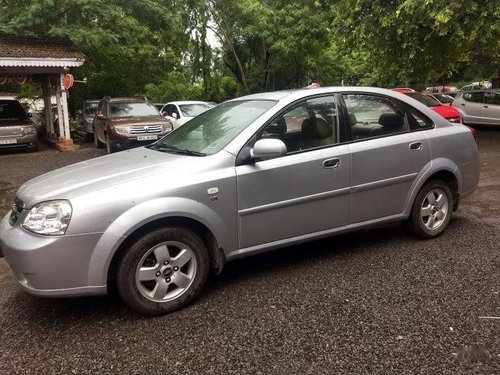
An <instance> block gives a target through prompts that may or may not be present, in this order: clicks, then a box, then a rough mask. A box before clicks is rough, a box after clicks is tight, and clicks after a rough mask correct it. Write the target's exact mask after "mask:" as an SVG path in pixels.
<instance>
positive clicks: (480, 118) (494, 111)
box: [452, 89, 500, 125]
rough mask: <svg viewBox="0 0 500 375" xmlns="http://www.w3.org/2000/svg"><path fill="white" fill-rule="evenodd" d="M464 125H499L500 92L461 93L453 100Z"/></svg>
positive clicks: (472, 91)
mask: <svg viewBox="0 0 500 375" xmlns="http://www.w3.org/2000/svg"><path fill="white" fill-rule="evenodd" d="M452 106H453V107H454V108H456V109H457V110H458V111H459V112H460V114H461V116H462V121H463V122H464V123H465V124H480V125H500V90H499V89H482V90H470V91H461V92H459V93H458V95H457V96H456V97H455V100H453V103H452Z"/></svg>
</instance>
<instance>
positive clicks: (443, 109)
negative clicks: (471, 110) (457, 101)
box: [394, 89, 460, 123]
mask: <svg viewBox="0 0 500 375" xmlns="http://www.w3.org/2000/svg"><path fill="white" fill-rule="evenodd" d="M394 91H397V92H400V93H401V94H405V95H408V96H409V97H411V98H413V99H415V100H418V101H419V102H420V103H422V104H424V105H426V106H427V107H429V108H430V109H432V110H433V111H434V112H436V113H438V114H440V115H441V116H443V117H444V118H445V119H447V120H448V121H450V122H455V123H460V112H458V111H457V110H456V109H455V108H451V107H450V106H446V105H443V104H442V103H441V102H440V101H439V100H437V99H434V98H433V97H431V96H429V95H427V94H424V93H421V92H418V91H415V90H412V89H394Z"/></svg>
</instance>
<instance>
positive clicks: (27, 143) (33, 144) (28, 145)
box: [0, 134, 38, 150]
mask: <svg viewBox="0 0 500 375" xmlns="http://www.w3.org/2000/svg"><path fill="white" fill-rule="evenodd" d="M0 141H3V142H0V150H11V149H21V148H24V149H28V150H29V149H36V148H37V147H38V136H37V135H36V134H27V135H23V136H13V137H9V136H2V137H0ZM13 141H15V143H5V142H13Z"/></svg>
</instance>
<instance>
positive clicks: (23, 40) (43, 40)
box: [0, 33, 85, 67]
mask: <svg viewBox="0 0 500 375" xmlns="http://www.w3.org/2000/svg"><path fill="white" fill-rule="evenodd" d="M84 61H85V55H84V54H83V53H82V52H80V51H78V50H77V49H76V48H75V47H74V46H73V44H72V43H71V41H70V40H69V39H64V38H55V37H31V36H18V35H10V34H3V33H0V66H43V67H47V66H48V67H61V66H80V65H82V64H83V62H84Z"/></svg>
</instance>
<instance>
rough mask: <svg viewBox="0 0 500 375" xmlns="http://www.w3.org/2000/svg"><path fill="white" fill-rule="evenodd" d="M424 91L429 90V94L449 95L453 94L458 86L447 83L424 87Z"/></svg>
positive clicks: (456, 91)
mask: <svg viewBox="0 0 500 375" xmlns="http://www.w3.org/2000/svg"><path fill="white" fill-rule="evenodd" d="M425 92H429V93H431V94H439V93H440V94H447V95H451V96H455V95H456V94H457V93H458V88H457V87H456V86H449V85H434V86H429V87H426V88H425Z"/></svg>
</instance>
